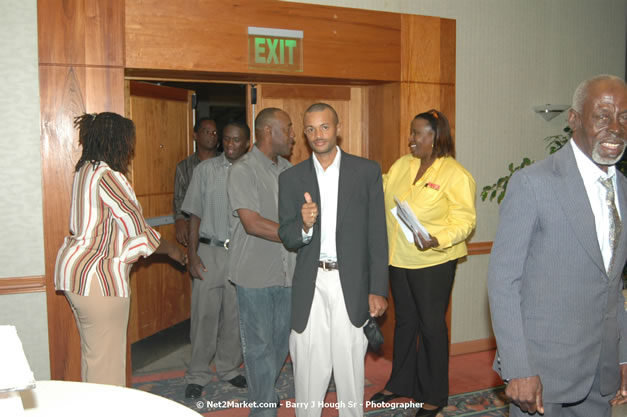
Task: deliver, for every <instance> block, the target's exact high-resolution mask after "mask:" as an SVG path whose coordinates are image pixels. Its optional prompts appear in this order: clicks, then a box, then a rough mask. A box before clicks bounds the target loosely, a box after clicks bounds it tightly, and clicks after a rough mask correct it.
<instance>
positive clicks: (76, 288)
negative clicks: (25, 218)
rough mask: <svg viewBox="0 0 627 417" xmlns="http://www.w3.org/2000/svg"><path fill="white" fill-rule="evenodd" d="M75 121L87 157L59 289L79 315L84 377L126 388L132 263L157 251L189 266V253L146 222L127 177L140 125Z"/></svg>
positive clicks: (93, 117) (89, 118)
mask: <svg viewBox="0 0 627 417" xmlns="http://www.w3.org/2000/svg"><path fill="white" fill-rule="evenodd" d="M74 126H75V127H76V128H78V130H79V143H80V145H81V147H82V154H81V157H80V159H79V161H78V163H77V164H76V174H75V176H74V184H73V187H72V204H71V209H70V235H69V236H67V237H66V238H65V240H64V242H63V245H62V246H61V248H60V249H59V253H58V255H57V262H56V266H55V289H56V290H58V291H63V292H64V293H65V296H66V297H67V299H68V302H69V303H70V306H71V307H72V311H73V312H74V316H75V318H76V324H77V326H78V331H79V334H80V338H81V356H82V358H81V376H82V380H83V381H85V382H95V383H101V384H111V385H120V386H124V385H126V330H127V326H128V317H129V306H130V299H129V295H130V287H129V282H128V281H129V274H130V271H131V267H132V265H133V263H134V262H136V261H137V260H138V259H139V258H140V257H146V256H149V255H150V254H153V253H158V254H167V255H168V256H169V257H170V258H172V259H174V260H175V261H177V262H179V263H181V264H182V265H184V264H185V263H186V262H187V257H186V255H185V253H184V252H183V251H182V250H181V248H180V247H179V246H178V245H176V244H172V243H170V242H168V241H166V240H165V239H161V236H160V235H159V233H158V232H156V231H155V230H154V229H153V228H151V227H150V226H149V225H148V224H147V223H146V220H145V219H144V217H143V215H142V209H141V206H140V204H139V202H138V201H137V197H136V196H135V193H134V191H133V189H132V188H131V185H130V184H129V182H128V181H127V179H126V177H125V176H124V175H125V174H126V173H127V171H128V164H129V162H130V161H131V159H132V158H133V150H134V148H135V125H134V124H133V122H132V121H131V120H129V119H126V118H124V117H122V116H120V115H118V114H116V113H99V114H84V115H82V116H79V117H77V118H76V119H75V120H74Z"/></svg>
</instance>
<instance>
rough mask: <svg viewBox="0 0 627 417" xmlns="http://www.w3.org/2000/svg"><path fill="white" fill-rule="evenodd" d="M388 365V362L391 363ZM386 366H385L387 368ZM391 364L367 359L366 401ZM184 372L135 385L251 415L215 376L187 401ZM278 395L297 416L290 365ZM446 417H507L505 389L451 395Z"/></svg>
mask: <svg viewBox="0 0 627 417" xmlns="http://www.w3.org/2000/svg"><path fill="white" fill-rule="evenodd" d="M385 362H388V363H387V364H386V363H385ZM384 365H385V366H384ZM385 368H387V369H389V361H386V360H385V359H382V358H376V357H372V356H370V355H369V356H368V357H367V358H366V382H365V398H370V396H371V395H372V394H373V393H374V392H376V391H378V390H379V389H381V386H382V384H383V383H385V378H387V376H388V372H389V371H386V369H385ZM183 376H184V370H176V371H169V372H157V373H153V374H144V375H138V376H134V377H133V386H134V387H135V388H137V389H140V390H144V391H148V392H151V393H153V394H157V395H160V396H163V397H166V398H169V399H171V400H173V401H176V402H178V403H181V404H184V405H186V406H187V407H189V408H191V409H193V410H195V411H197V412H198V413H200V414H202V415H204V416H209V417H236V416H246V415H248V409H247V408H241V405H242V403H243V402H245V401H246V390H245V389H238V388H235V387H233V386H232V385H230V384H229V383H226V382H222V381H220V380H218V378H217V376H215V375H214V377H213V378H212V380H211V382H210V383H209V384H208V385H207V386H206V387H205V389H204V391H203V397H202V399H198V400H192V399H185V397H184V391H185V381H184V378H183ZM277 392H278V395H279V398H280V399H281V407H280V408H279V410H278V416H279V417H287V416H293V415H294V409H293V407H294V405H295V404H294V383H293V377H292V366H291V363H289V362H288V363H286V365H285V366H284V368H283V371H282V372H281V376H280V377H279V381H278V384H277ZM325 403H327V404H328V405H329V407H328V408H326V409H325V410H324V412H323V417H332V416H337V415H338V412H337V407H338V406H339V405H338V404H337V400H336V396H335V389H334V387H333V383H332V382H331V385H330V386H329V391H328V394H327V397H326V398H325ZM416 407H417V406H416V404H415V403H413V402H411V401H409V400H408V399H398V400H395V401H393V402H391V403H389V404H387V405H386V407H372V405H371V404H369V403H368V402H366V404H365V415H366V416H368V417H393V416H394V417H400V416H413V415H415V413H416V411H417V408H416ZM440 415H441V416H442V417H452V416H455V417H466V416H475V417H497V416H498V417H504V416H507V403H506V400H505V396H504V394H503V387H502V386H498V387H493V388H487V389H482V390H478V391H474V392H467V393H462V394H456V395H451V396H450V397H449V405H448V406H447V407H446V408H445V409H444V411H443V412H442V413H441V414H440Z"/></svg>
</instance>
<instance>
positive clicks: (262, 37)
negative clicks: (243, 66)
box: [248, 26, 303, 72]
mask: <svg viewBox="0 0 627 417" xmlns="http://www.w3.org/2000/svg"><path fill="white" fill-rule="evenodd" d="M248 68H251V69H258V70H259V69H261V70H269V71H289V72H302V71H303V31H302V30H287V29H273V28H260V27H254V26H249V27H248Z"/></svg>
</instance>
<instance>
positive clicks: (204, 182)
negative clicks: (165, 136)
mask: <svg viewBox="0 0 627 417" xmlns="http://www.w3.org/2000/svg"><path fill="white" fill-rule="evenodd" d="M222 142H223V146H224V153H223V154H222V155H220V156H218V157H216V158H212V159H208V160H206V161H203V162H201V163H200V164H199V165H198V167H196V169H195V170H194V174H193V176H192V180H191V183H190V185H189V190H188V192H187V195H186V196H185V200H184V201H183V211H184V212H186V213H188V214H189V215H190V230H189V246H188V255H189V259H190V262H189V271H190V274H191V276H192V278H193V281H192V314H191V332H190V333H191V334H190V336H191V341H192V358H191V361H190V363H189V367H188V368H187V372H186V374H185V380H186V382H187V384H188V385H187V387H186V388H185V397H186V398H199V397H200V396H201V395H202V389H203V386H205V385H207V383H208V382H209V380H210V379H211V370H210V369H209V364H210V363H211V360H212V359H213V360H214V362H215V366H216V371H217V373H218V377H219V378H220V379H222V380H223V381H228V382H230V383H231V384H233V385H234V386H236V387H238V388H244V387H245V386H246V379H245V378H244V377H243V376H242V375H240V372H239V367H240V365H241V363H242V348H241V343H240V334H239V326H238V314H237V298H236V293H235V286H234V285H233V284H232V283H230V282H228V279H227V273H226V266H227V259H228V256H227V254H228V252H227V249H228V240H229V218H230V217H231V208H230V206H229V201H228V196H227V184H226V182H227V177H228V172H229V170H230V168H231V164H232V163H234V162H235V161H236V160H238V159H239V158H240V157H241V156H242V155H244V154H245V153H246V151H247V150H248V147H249V144H250V129H249V128H248V126H247V125H246V124H245V123H241V122H232V123H228V124H227V125H226V126H225V127H224V130H223V139H222Z"/></svg>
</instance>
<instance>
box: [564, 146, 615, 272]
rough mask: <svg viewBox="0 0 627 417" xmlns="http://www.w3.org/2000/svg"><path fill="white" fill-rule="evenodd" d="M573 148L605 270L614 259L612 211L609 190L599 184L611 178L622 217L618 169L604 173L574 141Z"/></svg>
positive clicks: (612, 167) (613, 168) (611, 167)
mask: <svg viewBox="0 0 627 417" xmlns="http://www.w3.org/2000/svg"><path fill="white" fill-rule="evenodd" d="M570 143H571V146H572V147H573V153H574V154H575V161H576V162H577V168H578V169H579V173H580V174H581V178H582V179H583V185H584V186H585V187H586V194H588V201H590V207H592V214H594V223H595V226H596V231H597V240H598V242H599V248H600V249H601V255H602V256H603V263H604V264H605V268H606V269H607V267H608V266H609V263H610V258H611V257H612V249H611V248H610V209H609V207H608V205H607V203H606V195H607V189H606V188H605V187H604V186H603V185H602V184H601V183H600V182H599V179H605V178H611V179H612V186H613V187H614V203H615V204H616V208H617V209H618V215H619V216H620V207H619V206H618V188H617V187H616V168H615V167H614V166H613V165H612V166H608V168H607V173H605V172H603V171H602V170H601V168H599V167H598V166H597V165H596V164H595V163H594V162H592V160H591V159H590V158H588V157H587V156H586V155H585V154H584V153H583V152H582V151H581V149H579V147H578V146H577V144H576V143H575V141H574V140H572V139H571V140H570Z"/></svg>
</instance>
